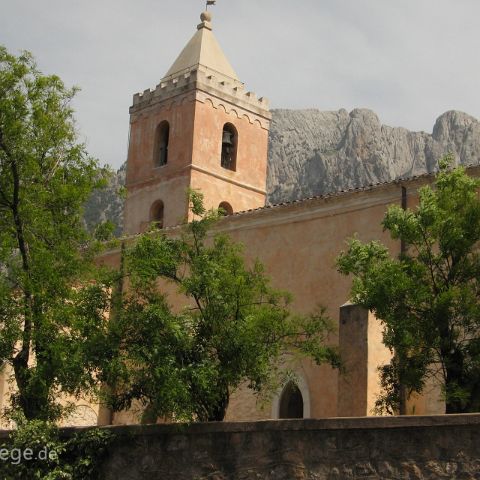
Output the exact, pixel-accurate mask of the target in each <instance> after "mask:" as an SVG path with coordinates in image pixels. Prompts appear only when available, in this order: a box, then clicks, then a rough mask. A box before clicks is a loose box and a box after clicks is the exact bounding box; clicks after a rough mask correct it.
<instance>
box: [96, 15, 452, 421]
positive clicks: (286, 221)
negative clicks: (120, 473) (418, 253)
mask: <svg viewBox="0 0 480 480" xmlns="http://www.w3.org/2000/svg"><path fill="white" fill-rule="evenodd" d="M270 120H271V114H270V112H269V105H268V101H267V100H266V99H265V98H264V97H259V96H257V95H256V94H255V93H253V92H250V91H248V90H247V89H246V88H245V86H244V84H243V83H242V82H241V80H240V79H239V77H238V76H237V74H236V72H235V70H234V69H233V68H232V66H231V64H230V62H229V61H228V60H227V58H226V57H225V55H224V53H223V51H222V49H221V47H220V45H219V43H218V42H217V40H216V38H215V36H214V34H213V31H212V16H211V13H210V12H204V13H202V15H201V23H200V24H199V25H198V26H197V31H196V33H195V34H194V35H193V37H192V39H191V40H190V41H189V42H188V44H187V45H186V47H185V48H184V49H183V51H182V52H181V53H180V55H179V56H178V58H177V59H176V60H175V62H174V63H173V65H172V66H171V68H170V69H169V70H168V71H167V72H166V73H165V76H164V77H163V78H162V80H161V81H160V83H159V84H158V85H157V87H156V88H155V89H154V90H145V91H144V92H143V93H140V94H136V95H135V96H134V97H133V105H132V107H131V108H130V143H129V151H128V163H127V173H126V189H127V198H126V202H125V215H124V234H125V236H127V237H129V236H135V235H136V234H139V233H141V232H144V231H145V230H146V229H148V228H149V226H150V225H151V224H152V223H155V224H156V225H157V226H158V227H159V228H161V229H165V228H167V229H174V228H175V227H176V226H179V225H181V224H183V223H185V221H186V220H188V215H189V212H188V204H187V198H186V190H187V189H188V188H192V189H197V190H200V191H201V192H202V193H203V194H204V199H205V206H206V207H207V208H218V207H221V208H223V209H224V210H225V212H226V213H227V215H226V216H225V218H224V219H222V220H221V222H220V225H219V227H218V228H219V229H220V230H222V231H223V232H225V233H227V234H228V235H230V236H231V237H232V238H233V240H234V241H236V242H241V243H242V244H243V245H244V246H245V253H246V255H247V257H248V258H251V259H253V258H258V259H259V260H260V261H261V262H262V263H263V264H264V265H265V268H266V273H267V274H268V275H269V277H270V278H271V279H272V283H273V286H274V287H276V288H278V289H282V290H287V291H289V292H291V293H292V294H293V296H294V302H293V306H292V308H293V311H296V312H298V313H309V312H312V311H313V310H315V308H316V307H317V306H318V305H323V306H325V307H327V311H328V314H329V316H330V318H331V319H332V320H334V322H335V323H336V326H337V334H336V336H335V337H334V338H332V341H333V342H336V343H337V344H338V345H339V349H340V353H341V355H342V357H343V360H344V361H345V365H346V372H345V374H340V373H339V372H338V371H336V370H334V369H332V368H331V367H329V366H320V367H319V366H316V365H315V364H313V363H312V362H310V361H302V362H299V363H297V364H295V365H292V368H293V369H294V370H295V372H296V380H295V381H294V382H290V383H289V384H287V385H286V386H285V387H284V388H283V389H282V390H281V391H279V392H278V393H277V395H276V396H275V397H274V398H273V400H272V402H271V404H270V405H267V406H266V407H265V406H263V407H261V406H259V405H257V402H256V397H255V396H254V395H253V393H251V392H250V391H249V390H248V389H240V390H239V391H237V392H235V393H234V395H233V396H232V398H231V401H230V405H229V408H228V412H227V420H234V421H235V420H259V419H268V418H292V417H293V418H299V417H300V418H301V417H304V418H308V417H317V418H318V417H338V416H366V415H372V412H373V408H374V405H375V400H376V398H377V396H378V394H379V392H380V385H379V374H378V367H379V366H380V365H383V364H386V363H388V362H389V360H390V352H389V351H388V350H386V348H385V347H384V346H383V344H382V335H381V327H380V325H379V322H378V321H377V319H376V318H374V316H373V315H371V314H370V313H368V312H366V311H364V310H363V309H361V308H359V307H357V306H355V305H350V304H349V291H350V280H349V279H348V278H344V277H342V276H341V275H340V274H339V273H338V272H337V271H336V269H335V258H336V257H337V256H338V254H339V253H340V251H341V250H342V249H344V248H345V241H346V239H347V238H349V237H351V236H353V235H355V234H357V235H358V237H359V238H360V239H361V240H363V241H369V240H372V239H378V240H381V241H382V242H384V243H385V244H387V245H388V247H389V248H390V249H391V252H392V253H396V252H399V249H400V245H399V244H397V243H396V242H393V241H392V240H391V239H390V238H388V237H387V235H386V234H385V233H384V232H383V231H382V227H381V220H382V218H383V216H384V213H385V211H386V209H387V207H388V206H389V205H391V204H394V203H397V204H401V205H403V206H404V207H405V206H407V205H409V206H410V205H412V204H414V202H415V201H416V195H417V193H416V192H417V190H418V188H419V186H421V185H423V184H425V183H427V182H429V181H430V180H431V179H430V177H428V176H424V177H419V178H414V179H411V180H406V181H403V182H400V181H399V182H393V183H387V184H381V185H373V186H370V187H367V188H363V189H357V190H351V191H347V192H339V193H333V194H331V195H324V196H319V197H314V198H307V199H304V200H301V201H296V202H292V203H284V204H280V205H268V206H267V205H266V194H267V191H266V188H267V186H266V179H267V155H268V138H269V136H268V134H269V125H270ZM104 261H105V262H106V263H109V264H111V265H118V262H119V252H110V253H109V254H106V255H105V256H104ZM440 397H441V396H440V390H439V388H438V387H437V388H434V387H432V388H427V390H426V392H425V394H424V395H423V396H422V397H421V398H416V399H412V400H411V402H410V404H409V406H408V409H409V413H412V414H413V413H414V414H434V413H443V411H444V404H443V402H442V401H441V398H440ZM107 417H108V418H109V420H107ZM131 421H134V420H133V418H132V417H131V416H130V414H129V413H128V412H126V413H119V414H115V415H113V416H111V415H110V416H105V414H102V415H100V418H99V423H115V424H121V423H129V422H131Z"/></svg>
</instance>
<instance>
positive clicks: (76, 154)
mask: <svg viewBox="0 0 480 480" xmlns="http://www.w3.org/2000/svg"><path fill="white" fill-rule="evenodd" d="M75 92H76V89H68V88H66V87H65V85H64V84H63V82H62V81H61V80H60V78H58V77H57V76H55V75H50V76H46V75H43V74H41V73H40V72H39V71H38V69H37V67H36V65H35V62H34V60H33V58H32V56H31V55H30V54H29V53H23V54H21V55H20V56H18V57H15V56H14V55H11V54H9V53H8V52H7V51H6V49H5V48H3V47H1V46H0V363H1V364H2V365H3V366H4V367H6V366H11V367H13V372H14V388H15V393H14V395H13V405H14V407H18V408H20V409H21V410H23V412H24V414H25V416H26V417H27V418H28V419H51V418H54V417H56V416H58V415H59V414H60V411H61V407H60V404H59V402H58V401H57V396H58V394H59V393H60V392H64V393H70V394H79V392H80V391H81V390H82V389H83V388H86V387H87V386H88V385H89V384H90V383H91V382H92V381H93V376H92V373H93V372H91V371H88V370H86V369H85V368H84V364H87V365H88V361H85V359H84V346H85V344H86V343H87V344H88V342H89V340H88V339H89V336H90V334H91V331H92V329H96V328H97V326H95V325H91V324H90V325H88V324H86V323H83V322H82V321H81V320H82V319H81V316H75V315H74V310H75V309H74V305H75V303H76V302H77V296H78V291H77V289H76V288H75V287H76V286H78V285H79V283H80V282H81V281H83V280H85V279H86V278H87V277H88V276H89V275H91V273H92V271H91V266H92V259H93V255H94V249H93V248H91V245H92V243H91V242H90V240H91V239H90V238H89V236H88V233H87V232H86V230H85V228H84V226H83V220H82V213H83V209H82V207H83V204H84V203H85V201H86V200H87V198H88V197H89V195H90V193H91V192H92V190H93V189H94V188H97V187H100V186H102V185H103V184H104V182H105V177H106V170H103V169H100V168H99V167H98V164H97V162H96V160H94V159H92V158H91V157H89V156H88V155H87V153H86V151H85V147H84V145H83V144H81V143H79V142H78V140H77V133H76V129H75V123H74V118H73V111H72V108H71V106H70V102H71V100H72V98H73V96H74V94H75Z"/></svg>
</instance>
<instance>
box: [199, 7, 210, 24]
mask: <svg viewBox="0 0 480 480" xmlns="http://www.w3.org/2000/svg"><path fill="white" fill-rule="evenodd" d="M200 20H201V21H202V22H211V21H212V14H211V13H210V12H209V11H208V10H205V11H204V12H202V14H201V15H200Z"/></svg>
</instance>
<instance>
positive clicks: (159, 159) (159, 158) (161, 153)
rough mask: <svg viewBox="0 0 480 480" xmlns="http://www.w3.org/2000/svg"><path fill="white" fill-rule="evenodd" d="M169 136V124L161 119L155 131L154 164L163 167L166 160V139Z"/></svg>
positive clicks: (167, 139)
mask: <svg viewBox="0 0 480 480" xmlns="http://www.w3.org/2000/svg"><path fill="white" fill-rule="evenodd" d="M169 138H170V125H169V124H168V122H167V121H163V122H162V123H160V124H159V125H158V127H157V130H156V132H155V148H154V152H153V155H154V162H153V163H154V165H155V167H163V165H166V164H167V162H168V141H169Z"/></svg>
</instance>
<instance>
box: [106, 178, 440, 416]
mask: <svg viewBox="0 0 480 480" xmlns="http://www.w3.org/2000/svg"><path fill="white" fill-rule="evenodd" d="M419 185H420V183H418V182H417V183H415V182H408V188H409V204H410V205H414V204H415V203H416V189H417V187H418V186H419ZM400 202H401V186H400V185H398V184H389V185H385V186H378V187H374V188H372V189H369V190H366V191H358V192H349V193H345V194H340V195H337V196H332V197H330V198H325V199H314V200H307V201H304V202H301V203H296V204H291V205H286V206H279V207H274V208H267V209H262V210H258V211H253V212H247V213H243V214H241V215H236V216H233V217H226V218H224V219H222V220H221V222H220V223H219V224H218V226H217V227H216V231H221V232H225V233H227V234H229V235H230V236H231V237H232V238H233V239H234V240H235V241H238V242H241V243H243V244H244V246H245V256H246V258H247V260H248V261H252V260H253V259H255V258H258V259H259V260H260V261H261V262H262V263H263V264H264V265H265V267H266V272H267V274H268V275H269V276H270V278H271V279H272V284H273V285H274V286H275V287H276V288H280V289H285V290H288V291H290V292H292V294H293V295H294V302H293V305H292V308H293V310H294V311H297V312H300V313H308V312H311V311H313V310H314V309H315V308H316V306H317V305H319V304H321V305H324V306H326V307H327V311H328V314H329V316H330V317H331V319H332V321H333V322H334V324H335V325H336V327H337V328H338V322H339V309H340V306H341V305H343V304H344V303H345V302H346V301H347V300H348V299H349V291H350V284H351V280H350V279H349V278H345V277H343V276H341V275H340V274H339V273H338V272H337V271H336V268H335V259H336V257H337V256H338V254H339V253H340V251H341V250H342V249H344V248H345V246H346V243H345V241H346V239H347V238H349V237H351V236H353V235H355V234H357V235H358V237H359V238H360V239H361V240H363V241H368V240H373V239H377V240H380V241H382V242H384V243H385V244H386V245H387V246H389V247H390V249H391V252H392V254H394V255H395V254H397V253H398V252H399V244H398V242H394V241H392V240H391V239H390V238H389V236H388V234H386V233H385V232H383V229H382V226H381V221H382V219H383V216H384V213H385V211H386V209H387V207H388V205H390V204H393V203H397V204H400ZM177 232H178V230H177V229H174V230H172V231H171V233H170V234H172V235H175V234H176V233H177ZM104 260H105V261H107V262H108V263H111V264H112V265H114V264H116V263H117V262H118V254H115V253H112V255H111V256H110V257H109V256H105V257H104ZM160 288H162V287H160ZM167 290H168V292H169V295H170V299H171V303H172V304H174V305H178V306H183V305H185V303H186V302H185V299H183V298H181V297H179V296H178V295H177V294H176V293H175V291H174V289H173V288H172V286H168V288H167ZM373 320H374V319H372V318H369V322H368V323H369V326H368V330H367V331H366V333H365V335H366V337H367V339H366V341H367V343H368V353H367V356H368V359H367V360H366V362H367V365H365V367H364V368H365V370H366V371H365V375H366V382H367V387H366V390H367V391H365V389H364V390H363V391H362V392H361V395H362V398H363V399H365V401H366V404H365V408H364V413H363V414H365V415H368V414H371V408H372V407H373V405H374V402H375V399H376V394H377V393H378V377H376V368H377V366H378V365H379V364H381V363H382V362H383V361H386V360H387V355H386V353H385V349H384V348H383V346H382V345H381V327H380V326H379V325H378V323H377V322H376V320H375V321H373ZM331 342H332V343H333V344H337V343H338V337H337V336H336V335H333V336H332V338H331ZM299 369H300V370H301V372H300V373H301V375H302V376H303V377H304V378H305V380H306V382H307V384H308V388H309V391H310V403H311V416H312V417H314V418H315V417H317V418H318V417H327V416H336V415H338V414H339V413H340V414H342V412H340V411H339V410H338V401H339V398H338V391H339V375H338V372H337V371H335V370H332V369H331V368H330V367H328V366H321V367H318V366H316V365H313V364H312V363H311V362H309V361H305V362H303V364H302V365H301V367H299ZM300 370H299V371H300ZM359 395H360V394H359ZM429 395H430V393H429V392H427V393H426V396H425V399H424V400H422V401H419V400H416V407H415V413H416V414H422V413H426V414H428V413H435V412H439V411H441V406H440V410H439V404H438V402H436V401H434V400H432V398H433V397H431V395H430V396H429ZM436 395H437V396H436V399H438V390H437V392H436ZM354 400H355V399H353V401H354ZM270 416H271V410H270V409H269V408H268V406H267V407H266V408H264V409H263V410H261V409H259V408H258V405H256V401H255V397H254V396H253V395H252V394H251V393H250V392H249V391H248V390H245V389H243V390H240V391H238V392H236V393H235V394H234V395H233V396H232V401H231V404H230V408H229V411H228V418H229V419H231V420H248V419H260V418H269V417H270ZM120 418H122V420H123V421H125V420H126V418H127V417H126V416H125V415H123V416H122V417H120V416H119V417H118V420H119V421H120ZM132 421H133V420H132Z"/></svg>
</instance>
